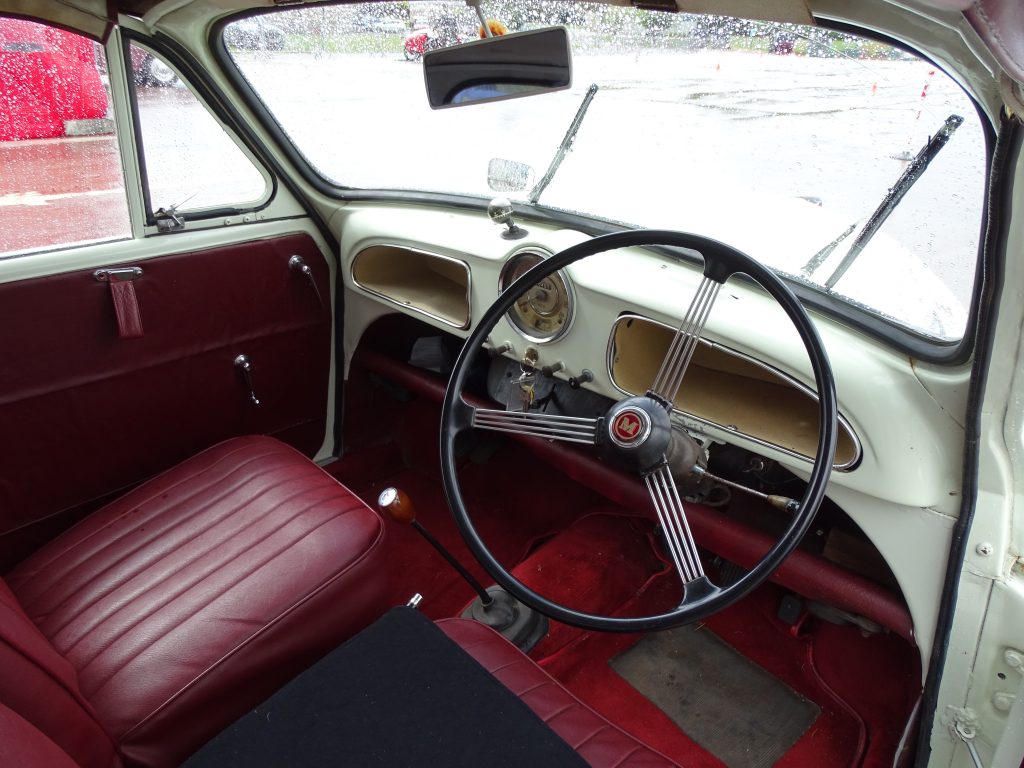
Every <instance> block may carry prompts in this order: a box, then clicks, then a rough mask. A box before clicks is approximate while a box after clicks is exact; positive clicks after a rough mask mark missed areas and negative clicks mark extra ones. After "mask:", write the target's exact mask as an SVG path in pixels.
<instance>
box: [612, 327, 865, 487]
mask: <svg viewBox="0 0 1024 768" xmlns="http://www.w3.org/2000/svg"><path fill="white" fill-rule="evenodd" d="M629 320H641V321H643V322H645V323H651V324H653V325H658V326H661V327H662V328H664V329H666V330H668V331H670V332H672V333H675V331H676V329H675V328H673V327H672V326H671V325H669V324H668V323H663V322H661V321H660V320H652V319H651V318H649V317H645V316H644V315H638V314H636V313H634V312H625V313H623V314H621V315H619V317H618V318H617V319H616V320H615V322H614V323H613V324H612V329H611V331H610V332H609V333H608V345H607V350H606V356H605V370H606V372H607V374H608V381H610V382H611V383H612V386H613V387H615V389H616V390H618V391H619V392H621V393H622V394H624V395H626V396H627V397H636V396H637V395H641V394H643V393H642V392H630V391H628V390H626V389H623V388H622V387H620V386H619V383H618V382H617V381H616V380H615V375H614V373H613V372H612V361H613V360H614V359H615V330H616V328H618V327H619V324H620V323H622V322H626V321H629ZM700 343H701V344H704V345H706V346H707V347H709V348H711V349H716V350H720V351H721V352H723V353H724V354H727V355H732V356H733V357H735V358H737V359H739V360H743V361H745V362H748V363H750V364H752V365H755V366H757V367H758V368H760V369H761V370H764V371H767V372H768V373H770V374H772V375H773V376H778V377H779V378H780V379H781V380H782V381H783V382H784V383H786V384H788V385H789V386H791V387H793V388H794V389H797V390H799V391H800V392H803V393H804V394H805V395H807V396H808V397H810V398H812V399H813V400H814V402H817V401H818V395H817V393H816V392H814V390H812V389H810V388H809V387H807V386H806V385H805V384H803V383H802V382H800V381H798V380H796V379H794V378H793V377H792V376H790V375H789V374H787V373H783V372H782V371H780V370H779V369H778V368H774V367H772V366H770V365H768V364H767V363H765V362H764V361H763V360H758V359H757V358H756V357H751V356H750V355H747V354H744V353H743V352H737V351H736V350H735V349H731V348H730V347H727V346H725V345H724V344H719V343H718V342H714V341H708V340H707V339H703V338H702V339H701V340H700ZM672 412H673V413H674V414H678V415H680V416H683V417H686V418H689V419H693V420H695V421H698V422H700V423H701V424H706V425H708V426H709V427H714V428H716V429H721V430H723V431H724V432H729V433H732V434H734V435H738V436H739V437H742V438H744V439H745V440H749V441H751V442H752V443H756V444H757V445H763V446H764V447H765V448H771V449H772V450H775V451H780V452H781V453H784V454H786V455H787V456H792V457H793V458H794V459H801V460H803V461H807V462H810V461H812V460H813V457H812V456H807V455H806V454H803V453H800V452H798V451H794V450H793V449H791V448H786V447H784V446H781V445H778V444H777V443H772V442H769V441H767V440H765V439H763V438H760V437H755V436H754V435H749V434H747V433H746V432H740V431H739V430H738V429H733V428H732V427H730V426H728V425H726V424H719V423H718V422H716V421H711V420H710V419H705V418H703V417H702V416H697V415H696V414H693V413H690V412H689V411H684V410H682V409H681V408H677V407H675V406H673V408H672ZM839 426H840V428H841V429H842V430H843V431H844V432H846V434H847V435H848V436H849V437H850V440H852V441H853V448H854V455H853V458H852V459H850V461H847V462H846V463H844V464H833V465H832V469H833V470H834V471H836V472H849V471H851V470H852V469H854V468H855V467H856V466H857V464H859V463H860V460H861V458H863V455H864V448H863V445H862V444H861V441H860V438H859V437H857V433H856V432H854V430H853V427H851V426H850V422H849V421H847V419H846V417H845V416H843V415H842V414H839Z"/></svg>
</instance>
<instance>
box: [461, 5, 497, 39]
mask: <svg viewBox="0 0 1024 768" xmlns="http://www.w3.org/2000/svg"><path fill="white" fill-rule="evenodd" d="M466 5H468V6H469V7H470V8H472V9H473V10H474V11H476V17H477V18H478V19H480V28H481V29H482V30H483V31H484V37H494V33H493V32H491V28H490V26H489V25H488V24H487V19H485V18H484V12H483V11H481V10H480V0H466Z"/></svg>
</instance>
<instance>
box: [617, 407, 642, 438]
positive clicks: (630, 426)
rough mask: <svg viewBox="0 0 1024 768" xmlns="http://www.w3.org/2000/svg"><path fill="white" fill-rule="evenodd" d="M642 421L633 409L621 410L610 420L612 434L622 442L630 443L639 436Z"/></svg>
mask: <svg viewBox="0 0 1024 768" xmlns="http://www.w3.org/2000/svg"><path fill="white" fill-rule="evenodd" d="M642 427H643V422H641V421H640V414H639V413H638V412H637V411H634V410H633V409H629V410H625V411H622V412H621V413H620V414H619V415H618V416H616V417H615V421H613V422H612V434H613V435H614V436H615V437H616V438H617V439H618V440H619V441H620V442H623V443H632V442H635V441H636V440H637V438H639V437H640V434H641V432H642V431H643V430H642Z"/></svg>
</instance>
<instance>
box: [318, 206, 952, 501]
mask: <svg viewBox="0 0 1024 768" xmlns="http://www.w3.org/2000/svg"><path fill="white" fill-rule="evenodd" d="M337 216H338V217H340V221H338V222H332V224H335V225H336V226H337V229H338V231H340V232H341V243H342V269H343V270H344V272H343V278H344V281H345V285H346V288H347V289H349V290H348V291H347V294H346V304H345V312H346V318H345V320H346V322H345V335H346V338H345V345H346V349H350V350H351V349H355V347H356V346H357V344H358V341H359V338H360V337H361V335H362V333H363V331H365V330H366V328H367V327H368V326H369V325H370V324H371V323H372V322H373V321H374V320H375V319H377V318H378V317H381V316H383V315H385V314H388V313H393V312H402V313H405V314H409V315H412V316H415V317H418V318H419V319H421V320H422V321H424V322H426V323H428V324H430V325H434V326H436V327H438V328H440V329H443V330H445V331H447V332H448V333H451V334H453V335H456V336H460V337H466V336H467V335H468V332H469V330H470V329H473V328H475V325H474V323H475V322H476V320H477V319H478V318H480V317H481V316H482V315H483V313H484V312H485V311H486V309H487V308H488V307H489V305H490V304H491V303H492V302H493V301H494V299H495V298H496V297H497V295H498V293H499V291H500V290H501V288H502V287H503V286H506V285H508V284H509V283H510V282H511V281H512V280H513V279H515V277H517V276H519V275H521V274H522V273H524V272H525V271H526V270H527V269H529V267H530V266H532V265H533V264H534V263H536V262H537V261H538V260H540V259H542V258H545V257H547V256H548V255H550V254H553V253H557V252H559V251H561V250H564V249H565V248H567V247H569V246H571V245H575V244H577V243H579V242H582V241H584V240H585V239H587V238H588V235H586V234H585V233H582V232H579V231H575V230H570V229H559V228H556V227H551V226H545V225H539V224H535V223H528V224H526V229H527V234H526V236H525V237H523V238H522V239H518V240H514V241H511V240H507V239H504V238H503V237H502V236H501V233H502V231H503V230H502V229H501V228H500V227H498V226H495V225H494V224H493V223H492V222H491V221H490V220H489V219H488V218H487V217H486V215H484V214H482V213H480V212H473V211H465V212H459V211H452V210H451V209H444V210H443V211H442V210H436V209H431V208H429V207H426V206H423V207H410V206H394V207H381V206H379V205H376V206H371V205H366V206H365V207H363V206H362V205H361V204H353V205H352V206H350V207H347V208H345V209H343V210H342V211H339V212H338V214H337ZM701 277H702V275H701V273H700V270H699V269H698V268H697V267H696V266H693V265H688V264H684V263H680V262H678V261H674V260H671V259H668V258H666V257H664V256H662V255H659V254H658V253H656V252H654V251H652V250H649V249H620V250H618V251H613V252H608V253H604V254H599V255H597V256H593V257H591V258H588V259H586V260H584V261H581V262H578V263H576V264H573V265H571V266H570V267H568V268H567V269H566V270H564V271H563V272H559V273H556V274H555V275H554V276H552V278H551V279H548V280H545V281H543V282H542V284H540V285H538V286H535V288H534V289H533V290H531V291H529V292H528V293H526V294H525V295H524V296H523V297H522V298H521V299H520V300H519V301H518V302H517V303H516V305H515V307H514V308H513V310H511V311H510V312H509V313H508V314H507V315H506V316H505V317H504V318H503V319H502V320H501V321H499V323H498V324H497V325H496V326H495V328H494V329H493V330H492V331H491V333H490V335H489V337H488V345H489V346H490V347H491V349H492V350H494V351H497V352H498V353H500V354H502V355H504V356H505V357H506V358H508V359H509V360H510V361H518V360H521V359H522V358H523V356H524V355H525V354H529V355H531V356H533V357H535V358H536V365H537V367H538V368H547V369H548V370H549V371H552V373H551V375H552V376H554V377H555V378H557V379H560V380H562V381H569V380H573V382H574V383H575V384H579V383H580V382H583V386H584V387H585V388H586V389H588V390H591V391H593V392H595V393H598V394H600V395H603V396H605V397H608V398H611V399H613V400H618V399H620V398H622V397H624V396H627V395H633V394H642V393H643V392H644V391H645V390H646V388H647V387H648V386H649V385H650V382H651V381H652V380H653V378H654V375H655V373H656V371H657V366H658V365H659V364H660V361H661V360H662V359H663V357H664V354H665V350H666V349H667V347H668V345H669V343H670V341H671V338H672V335H673V333H674V329H675V328H677V327H678V325H679V323H680V320H681V318H682V314H684V313H685V311H686V309H687V307H688V306H689V304H690V302H691V300H692V298H693V296H694V293H695V291H696V289H697V287H698V284H699V282H700V280H701ZM814 319H815V322H816V324H817V327H818V329H819V333H820V334H821V336H822V339H823V341H824V342H825V346H826V349H827V351H828V353H829V356H830V359H831V362H832V366H833V370H834V373H835V376H836V382H837V390H838V395H839V403H840V419H841V428H840V438H839V444H838V448H837V454H836V461H835V466H834V469H835V470H836V471H834V472H833V475H832V481H831V483H832V486H834V487H835V490H836V492H837V493H838V492H839V490H840V488H841V487H845V488H848V489H851V490H853V491H856V492H857V493H858V494H865V495H868V496H870V497H872V498H874V499H876V500H883V501H885V502H887V503H890V504H897V505H903V506H908V507H915V508H930V509H935V510H938V511H941V512H943V513H945V514H954V513H955V511H956V509H957V508H958V505H959V500H958V498H956V497H955V494H952V495H951V493H950V491H949V490H945V489H946V486H949V487H950V490H952V488H954V487H955V483H956V482H957V478H958V476H959V466H958V462H959V456H960V453H959V451H960V446H961V445H962V440H963V430H962V427H961V426H960V425H959V424H958V423H957V422H956V421H955V419H953V418H952V416H951V415H950V412H949V408H948V407H947V406H948V405H950V401H952V400H955V398H956V397H957V396H958V392H957V388H956V387H950V386H948V383H947V382H944V381H943V380H942V378H941V377H938V376H936V377H935V378H934V380H929V379H928V378H927V373H928V371H927V370H923V369H922V368H921V366H920V365H919V364H914V363H912V362H911V361H910V360H908V359H907V358H906V357H905V356H902V355H899V354H897V353H895V352H893V351H891V350H888V349H886V348H885V347H883V346H881V345H879V344H876V343H872V342H869V341H868V340H866V339H865V338H864V337H863V336H861V335H859V334H857V333H856V332H855V331H853V330H851V329H849V328H847V327H845V326H843V325H841V324H839V323H838V322H836V321H833V320H831V319H830V318H827V317H824V316H820V315H816V316H815V318H814ZM944 387H945V388H944ZM879 392H886V393H888V395H889V397H888V398H887V400H886V402H880V401H879V399H878V393H879ZM675 405H676V411H675V414H674V419H675V421H676V422H677V423H678V424H680V425H681V426H683V427H684V428H685V429H686V430H687V431H688V432H690V433H691V434H692V435H694V436H695V437H698V439H700V440H702V441H705V442H706V441H708V440H711V441H717V442H723V443H728V444H733V445H738V446H740V447H743V448H746V449H749V450H751V451H753V452H755V453H758V454H761V455H764V456H766V457H769V458H771V459H773V460H776V461H778V462H779V463H781V464H782V465H784V466H785V467H786V468H787V469H789V470H790V471H792V472H794V473H795V474H797V475H798V476H803V477H806V475H807V472H808V471H809V467H810V463H809V457H810V456H811V455H813V452H814V444H815V440H816V438H817V427H818V424H817V413H816V398H815V395H814V392H813V378H812V376H811V372H810V366H809V364H808V362H807V359H806V353H805V352H804V349H803V346H802V345H801V344H800V342H799V338H798V337H797V335H796V332H795V330H794V329H793V328H792V326H791V325H790V322H789V320H788V319H787V318H786V316H785V315H784V313H783V312H782V311H781V309H780V308H779V307H778V306H777V305H776V304H775V302H774V300H773V299H771V298H770V297H769V296H768V295H767V294H766V293H765V292H764V291H763V290H761V289H760V288H759V287H758V286H756V285H753V284H750V283H747V282H742V281H737V280H730V281H728V282H727V283H726V284H725V286H724V288H723V289H722V291H721V293H720V295H719V298H718V300H717V302H716V304H715V306H714V308H713V310H712V312H711V315H710V317H709V320H708V323H707V325H706V327H705V332H704V334H703V338H702V343H701V344H700V346H699V348H698V350H697V352H696V354H695V356H694V360H693V363H692V364H691V367H690V370H689V371H688V372H687V377H686V380H685V381H684V383H683V386H682V387H681V389H680V393H679V395H678V396H677V398H676V402H675Z"/></svg>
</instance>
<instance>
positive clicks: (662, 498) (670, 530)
mask: <svg viewBox="0 0 1024 768" xmlns="http://www.w3.org/2000/svg"><path fill="white" fill-rule="evenodd" d="M644 484H645V485H646V486H647V492H648V493H649V494H650V496H651V502H652V503H653V504H654V511H655V512H656V513H657V515H658V522H659V523H661V528H662V530H663V531H664V532H665V541H666V542H667V544H668V549H669V552H670V553H671V555H672V562H673V564H674V565H675V567H676V572H677V573H678V574H679V578H680V580H681V581H682V583H683V585H684V586H685V585H687V584H689V583H691V582H694V581H697V580H698V579H702V578H704V566H703V565H702V564H701V562H700V555H699V554H698V553H697V544H696V542H695V541H694V540H693V534H692V533H691V532H690V524H689V523H688V522H687V521H686V511H685V510H684V509H683V501H682V499H680V498H679V491H678V490H677V489H676V483H675V480H673V479H672V473H671V472H670V471H669V468H668V464H662V465H661V466H660V467H659V468H658V469H656V470H654V471H653V472H651V473H649V474H647V475H645V476H644Z"/></svg>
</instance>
